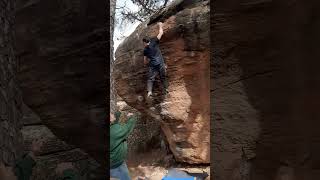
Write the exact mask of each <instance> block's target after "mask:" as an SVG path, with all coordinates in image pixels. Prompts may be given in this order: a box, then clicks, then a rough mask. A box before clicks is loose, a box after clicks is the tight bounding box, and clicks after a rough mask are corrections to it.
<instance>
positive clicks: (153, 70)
mask: <svg viewBox="0 0 320 180" xmlns="http://www.w3.org/2000/svg"><path fill="white" fill-rule="evenodd" d="M158 74H159V76H160V80H161V82H162V85H163V88H164V91H165V90H166V89H167V87H168V85H167V81H166V70H165V67H164V64H159V65H157V66H150V67H149V73H148V92H152V87H153V83H154V81H155V79H156V77H157V75H158Z"/></svg>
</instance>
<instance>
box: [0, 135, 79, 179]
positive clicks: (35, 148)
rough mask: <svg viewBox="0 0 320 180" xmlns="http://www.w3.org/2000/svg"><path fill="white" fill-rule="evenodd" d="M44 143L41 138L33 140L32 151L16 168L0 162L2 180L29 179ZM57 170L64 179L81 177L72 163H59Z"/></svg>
mask: <svg viewBox="0 0 320 180" xmlns="http://www.w3.org/2000/svg"><path fill="white" fill-rule="evenodd" d="M42 143H43V142H42V141H41V140H37V141H33V142H32V145H31V151H30V152H29V153H27V154H24V155H23V156H22V157H21V158H20V159H18V160H17V161H16V163H15V166H14V168H12V167H6V166H5V165H4V164H3V163H2V162H0V180H29V179H30V177H31V175H32V170H33V167H34V166H35V165H36V156H37V155H39V152H40V148H41V146H42ZM56 172H57V174H58V175H59V176H60V177H61V178H62V179H63V180H78V179H79V176H78V174H77V173H76V171H75V169H74V168H73V165H72V164H71V163H60V164H58V166H57V168H56Z"/></svg>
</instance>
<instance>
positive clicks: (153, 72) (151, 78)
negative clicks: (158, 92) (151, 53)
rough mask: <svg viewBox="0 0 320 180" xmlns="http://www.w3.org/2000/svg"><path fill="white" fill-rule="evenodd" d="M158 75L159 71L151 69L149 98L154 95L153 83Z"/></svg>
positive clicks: (148, 89) (149, 74)
mask: <svg viewBox="0 0 320 180" xmlns="http://www.w3.org/2000/svg"><path fill="white" fill-rule="evenodd" d="M157 74H158V71H157V69H156V68H154V67H149V73H148V83H147V91H148V97H149V96H151V95H152V87H153V83H154V81H155V79H156V76H157Z"/></svg>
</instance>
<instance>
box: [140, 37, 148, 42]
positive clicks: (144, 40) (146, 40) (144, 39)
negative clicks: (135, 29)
mask: <svg viewBox="0 0 320 180" xmlns="http://www.w3.org/2000/svg"><path fill="white" fill-rule="evenodd" d="M142 41H143V42H145V43H149V42H150V38H149V37H144V38H143V39H142Z"/></svg>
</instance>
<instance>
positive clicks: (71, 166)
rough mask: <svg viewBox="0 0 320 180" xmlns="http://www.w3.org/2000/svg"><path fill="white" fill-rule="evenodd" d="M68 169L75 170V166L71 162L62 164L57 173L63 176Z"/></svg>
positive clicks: (59, 165)
mask: <svg viewBox="0 0 320 180" xmlns="http://www.w3.org/2000/svg"><path fill="white" fill-rule="evenodd" d="M68 169H74V166H73V164H72V163H71V162H64V163H60V164H58V166H57V168H56V173H57V174H58V175H62V173H63V171H65V170H68Z"/></svg>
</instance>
